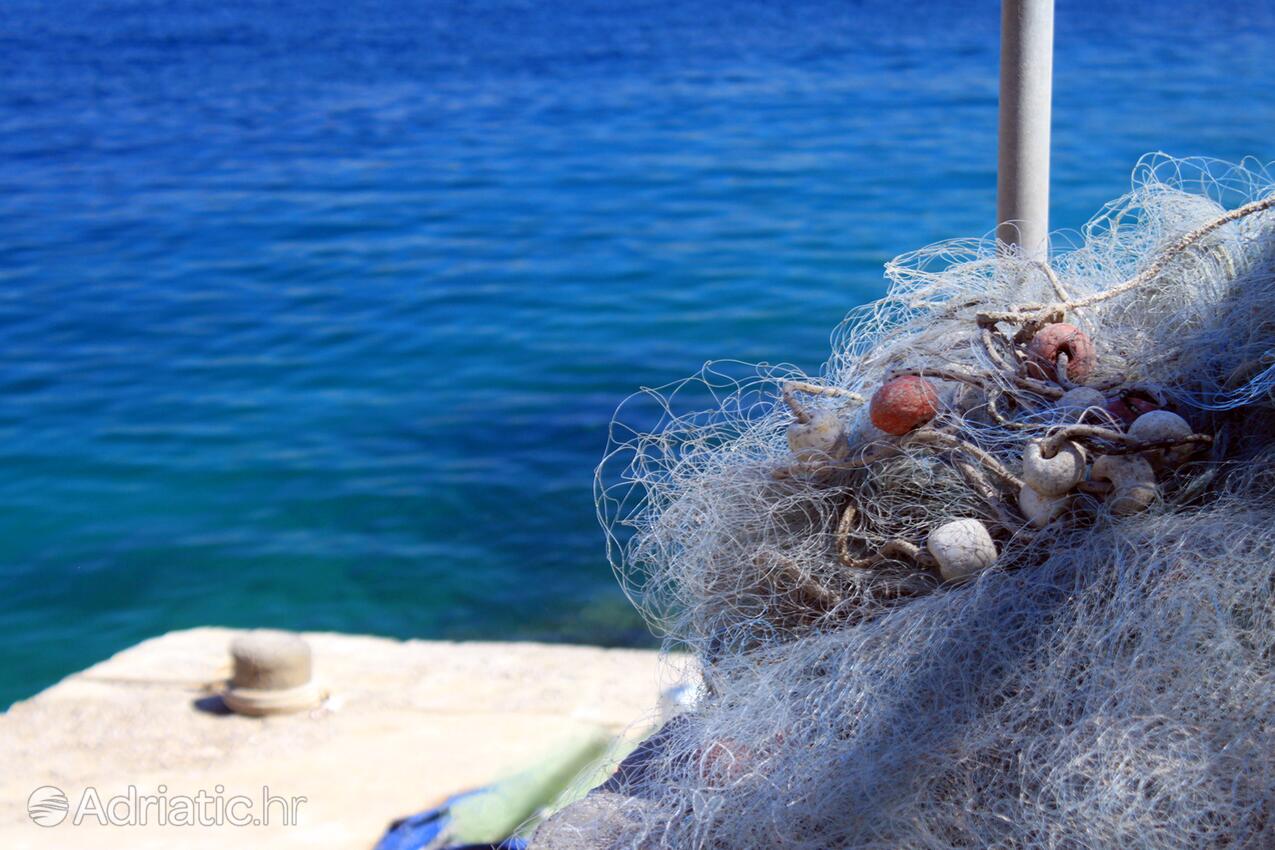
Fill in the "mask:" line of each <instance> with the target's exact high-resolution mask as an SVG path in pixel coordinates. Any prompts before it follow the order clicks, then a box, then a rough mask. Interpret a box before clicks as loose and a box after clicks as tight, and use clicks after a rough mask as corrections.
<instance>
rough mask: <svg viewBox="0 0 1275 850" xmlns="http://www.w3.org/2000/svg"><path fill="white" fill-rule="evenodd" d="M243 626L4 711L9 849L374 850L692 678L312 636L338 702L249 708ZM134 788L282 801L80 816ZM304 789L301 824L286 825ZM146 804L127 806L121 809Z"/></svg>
mask: <svg viewBox="0 0 1275 850" xmlns="http://www.w3.org/2000/svg"><path fill="white" fill-rule="evenodd" d="M237 634H239V633H237V632H235V631H232V630H229V629H220V628H200V629H193V630H189V631H181V632H173V633H170V634H167V635H163V636H161V637H158V638H154V639H152V640H148V641H145V642H144V643H141V644H139V645H137V646H134V647H132V648H130V649H127V650H125V651H124V652H121V653H119V654H118V655H116V656H114V657H112V658H110V659H108V660H106V661H103V662H102V663H100V664H97V665H95V666H93V667H90V668H89V669H87V670H84V671H82V672H80V673H77V674H75V675H72V676H70V677H69V678H67V679H65V680H64V681H62V682H60V683H59V684H57V685H54V686H53V687H51V688H49V689H48V690H46V691H44V692H42V693H40V694H38V695H37V696H35V697H33V698H31V699H29V700H25V701H23V702H20V703H17V704H15V705H14V706H13V707H12V708H11V709H10V710H9V711H8V712H6V713H5V714H3V715H0V764H2V765H4V767H5V770H4V771H3V773H2V774H0V847H4V848H7V850H22V848H68V850H71V848H75V850H82V848H85V847H93V848H95V850H112V848H121V850H123V848H128V850H148V848H156V850H160V848H164V850H186V848H189V850H202V848H219V850H224V848H226V847H270V848H277V849H278V850H284V848H298V849H299V848H307V850H338V848H339V850H366V848H370V847H371V846H372V845H373V844H374V843H375V841H376V840H377V838H378V837H379V836H380V835H381V833H382V831H383V830H384V829H385V827H386V826H387V825H388V823H389V822H390V821H391V820H393V819H394V818H396V817H400V816H402V815H406V814H411V813H414V812H417V811H420V810H422V809H424V808H426V807H428V806H431V805H433V804H436V803H438V802H440V801H441V800H443V799H444V798H446V797H447V796H449V795H451V794H453V793H455V792H458V791H461V790H465V789H468V788H474V787H479V786H482V785H484V784H486V783H488V782H490V781H492V780H494V779H497V778H499V777H501V776H502V775H506V774H509V773H511V772H515V771H518V770H520V769H522V768H524V767H526V766H527V765H528V764H531V763H533V762H535V761H536V760H537V758H538V757H540V756H542V755H544V754H546V753H548V752H551V751H554V749H555V747H561V746H563V745H564V744H565V742H568V741H572V740H578V739H579V738H580V736H581V735H582V734H584V733H587V732H589V731H596V730H597V729H598V728H602V729H605V730H607V731H609V732H613V733H616V734H620V733H623V732H625V730H629V732H630V734H637V733H639V732H641V731H642V730H645V729H646V728H647V727H648V725H649V724H650V723H651V722H653V721H654V719H655V715H656V710H657V702H658V698H659V694H660V692H661V689H662V688H664V687H667V686H670V685H673V684H676V683H677V682H679V681H683V680H685V679H686V678H687V677H688V676H690V678H692V679H693V678H694V674H693V673H688V669H689V668H688V667H686V666H683V665H684V664H685V662H679V661H677V660H675V659H674V660H669V659H661V658H660V656H659V655H658V654H657V653H655V652H650V651H639V650H620V649H615V650H608V649H598V648H594V647H580V646H555V645H544V644H529V643H513V644H500V643H444V642H428V641H406V642H401V641H394V640H387V639H383V638H374V637H361V636H352V635H339V634H305V635H304V637H305V639H306V640H307V641H308V642H309V644H310V646H311V647H312V649H313V655H314V676H315V680H316V681H317V682H319V683H320V684H321V685H322V686H323V688H324V689H325V690H326V691H328V692H330V693H331V697H330V699H329V700H328V701H326V702H325V703H323V704H322V705H320V706H318V707H317V708H315V709H312V710H310V711H305V712H300V713H297V714H290V715H279V716H272V717H264V718H255V717H244V716H240V715H237V714H232V713H229V712H227V711H225V709H224V707H223V706H222V705H221V704H220V700H219V698H218V697H217V694H219V693H220V692H221V691H222V690H223V689H224V687H225V684H226V681H227V679H228V678H229V677H230V675H231V663H230V655H229V652H228V647H229V645H230V643H231V641H232V639H234V638H235V637H236V635H237ZM130 786H132V787H133V788H134V789H135V792H134V793H136V795H137V796H138V797H141V796H151V797H157V796H160V795H161V793H162V795H163V796H164V797H165V798H166V799H167V800H169V801H170V803H171V802H172V801H173V800H174V798H176V797H179V796H180V797H191V798H194V797H195V796H196V795H197V794H198V793H199V792H201V791H202V792H204V793H205V794H206V795H209V796H213V795H216V796H219V797H220V798H222V799H223V800H226V799H228V798H232V797H239V796H242V797H245V798H247V799H248V800H249V801H250V803H248V804H244V803H239V804H237V806H236V808H235V811H234V812H233V814H236V815H246V816H248V817H249V818H251V819H254V820H259V819H260V818H259V817H258V816H259V815H260V814H261V813H262V809H263V808H264V807H265V806H266V803H265V800H266V799H267V797H266V795H268V796H269V797H270V798H274V802H272V803H269V804H268V805H269V808H268V809H267V810H266V811H267V814H268V816H269V820H270V823H268V824H256V823H249V824H246V825H233V824H230V823H223V824H222V825H217V826H200V825H195V826H181V825H173V824H172V823H171V820H170V823H169V824H168V825H160V824H157V823H155V822H154V821H155V820H157V819H158V814H159V813H158V811H157V807H154V806H153V807H152V808H151V811H150V817H149V819H148V820H149V822H148V823H147V824H146V825H110V824H108V825H102V824H101V823H100V820H99V819H97V818H95V817H89V818H87V819H85V820H82V821H81V823H80V825H78V826H76V825H74V824H73V823H72V815H73V814H74V813H75V811H76V809H77V807H78V806H79V805H81V804H82V803H83V800H84V798H85V795H86V794H87V793H89V792H88V789H90V788H91V789H94V790H95V792H96V794H97V796H98V797H99V798H100V800H101V801H102V803H103V804H106V803H107V802H108V801H109V800H110V799H111V798H114V797H125V796H126V795H128V794H129V793H130V792H129V787H130ZM161 786H162V787H163V788H164V791H163V792H160V791H159V790H158V789H159V788H160V787H161ZM219 786H220V788H221V789H222V790H220V791H218V790H217V789H218V787H219ZM42 787H48V788H52V789H54V791H61V792H63V794H64V795H65V797H66V799H67V800H68V801H69V812H68V814H67V817H66V819H65V820H64V821H62V822H61V823H58V824H57V825H53V826H39V825H37V824H36V823H35V822H33V819H32V817H31V816H30V814H29V812H28V802H29V799H30V798H31V795H32V793H33V792H34V791H36V790H37V789H40V788H42ZM265 789H268V791H266V790H265ZM41 793H42V794H45V795H48V794H51V793H53V792H51V791H42V792H41ZM300 797H304V798H305V799H304V801H303V802H299V803H297V804H296V805H295V819H296V822H295V823H287V824H285V823H282V822H281V821H282V820H283V819H284V810H285V808H286V807H287V805H288V804H289V803H291V802H292V801H293V800H294V798H300ZM36 802H40V801H39V800H37V801H36ZM33 805H34V803H33ZM135 805H136V804H129V803H127V802H124V803H118V804H117V805H116V809H117V813H118V814H120V815H124V816H127V815H128V814H129V810H130V807H131V806H135ZM208 805H209V806H215V804H208ZM90 807H91V806H90ZM46 812H47V807H46ZM171 814H172V812H169V815H170V816H171ZM55 817H56V816H55V815H48V814H47V813H46V815H45V818H46V819H48V818H54V819H55ZM134 819H136V818H134ZM224 819H225V817H224V814H223V820H224Z"/></svg>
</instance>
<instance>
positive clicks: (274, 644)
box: [222, 629, 324, 717]
mask: <svg viewBox="0 0 1275 850" xmlns="http://www.w3.org/2000/svg"><path fill="white" fill-rule="evenodd" d="M230 655H231V657H232V658H233V659H234V662H235V672H234V677H233V678H232V679H231V680H230V687H229V688H227V690H226V692H225V693H224V694H222V701H223V702H225V704H226V707H227V708H229V709H230V710H231V711H234V712H236V713H238V714H247V715H250V716H253V717H261V716H263V715H267V714H287V713H290V712H294V711H304V710H305V709H307V708H313V707H314V706H316V705H318V704H319V703H320V702H322V701H323V696H324V694H323V693H322V691H320V689H319V688H318V686H317V685H315V683H314V682H313V681H311V678H310V674H311V661H310V645H309V644H308V643H306V642H305V641H304V640H302V639H301V638H300V637H299V636H297V635H294V634H291V633H290V632H281V631H272V630H269V629H258V630H254V631H251V632H248V633H247V634H244V635H240V636H239V637H237V638H235V639H234V640H233V641H232V642H231V644H230Z"/></svg>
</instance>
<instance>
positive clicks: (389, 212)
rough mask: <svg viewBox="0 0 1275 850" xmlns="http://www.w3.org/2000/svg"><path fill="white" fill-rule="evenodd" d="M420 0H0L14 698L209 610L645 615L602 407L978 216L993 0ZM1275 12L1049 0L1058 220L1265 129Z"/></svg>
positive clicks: (1234, 6) (621, 640)
mask: <svg viewBox="0 0 1275 850" xmlns="http://www.w3.org/2000/svg"><path fill="white" fill-rule="evenodd" d="M408 5H409V4H399V5H398V6H397V7H396V6H391V5H390V4H380V3H369V2H363V0H341V2H333V0H308V2H305V3H300V2H297V3H290V2H268V3H267V2H251V3H250V2H242V0H239V2H234V1H233V0H228V2H221V3H216V4H207V3H200V4H197V3H194V2H193V0H190V1H189V2H158V0H150V1H144V0H108V1H107V2H92V3H91V2H69V0H66V2H58V1H57V0H52V1H51V2H36V0H9V2H7V3H6V4H5V10H4V13H3V17H2V18H0V42H2V43H0V190H2V191H0V454H2V456H0V463H2V467H0V468H2V469H3V474H2V475H0V600H2V601H0V634H3V636H4V640H3V641H0V706H4V705H7V704H8V703H9V702H11V701H12V700H14V699H18V698H22V697H24V696H27V695H29V694H31V693H34V692H35V691H36V690H38V689H39V688H41V687H44V686H46V685H48V684H50V683H51V682H52V681H55V680H56V679H57V678H59V677H61V676H63V675H65V674H67V673H69V672H71V671H73V670H75V669H78V668H80V667H83V666H85V665H87V664H89V663H91V662H93V661H96V660H98V659H100V658H102V657H104V656H105V655H107V654H109V653H111V652H113V651H115V650H118V649H120V648H123V647H124V646H127V645H129V644H130V643H133V642H135V641H137V640H139V639H141V638H144V637H147V636H150V635H154V634H157V633H160V632H163V631H165V630H168V629H174V628H181V627H187V626H194V625H199V624H209V623H217V624H226V625H233V626H252V625H274V626H283V627H290V628H304V629H337V630H346V631H354V632H373V633H378V634H386V635H395V636H402V637H407V636H420V637H449V638H478V637H486V638H493V637H510V638H533V639H545V640H573V641H595V642H601V643H606V644H641V643H644V642H649V641H650V640H651V639H650V637H649V636H648V635H647V633H646V631H645V629H644V628H643V627H642V625H641V624H640V623H639V622H638V620H637V618H636V616H635V615H634V614H633V613H631V612H630V610H629V608H628V606H627V605H626V603H625V601H624V599H623V598H622V596H621V595H620V593H619V591H618V589H617V587H616V585H615V582H614V580H613V578H612V576H611V574H610V572H609V570H608V568H607V566H606V562H605V560H604V557H603V546H602V536H601V533H600V531H599V530H598V529H597V527H596V523H595V521H594V518H593V507H592V493H591V478H592V469H593V466H594V465H595V463H596V462H597V460H598V458H599V456H600V454H601V451H602V449H603V446H604V445H605V432H606V425H607V422H608V419H609V416H610V414H611V412H612V410H613V409H614V408H615V406H616V405H617V404H618V402H619V401H620V400H621V399H622V398H623V397H624V396H625V395H627V394H628V393H629V392H631V391H632V390H634V389H635V388H637V387H638V386H639V385H643V384H647V385H654V384H662V383H665V382H667V381H669V380H672V379H675V378H678V377H681V376H683V375H685V374H687V373H690V372H692V371H694V370H695V369H697V368H698V366H699V365H700V363H701V362H702V361H704V360H706V359H710V358H719V357H731V358H741V359H745V360H762V361H769V362H779V361H787V362H793V363H796V364H798V365H799V366H802V367H804V368H807V369H815V368H817V367H818V364H819V363H820V362H821V361H822V359H823V357H824V355H825V353H826V348H827V339H828V335H829V332H830V331H831V330H832V328H833V327H834V326H835V325H836V324H837V322H838V321H839V320H840V319H841V317H842V316H843V315H844V314H845V313H846V311H848V310H849V309H850V308H852V307H853V306H855V305H856V304H859V303H861V302H863V301H865V300H867V299H871V298H873V297H875V296H877V295H879V294H880V292H881V291H882V279H881V275H880V268H881V264H882V263H883V262H884V261H886V260H887V259H889V258H890V257H892V256H894V255H896V254H898V253H901V252H904V251H907V250H910V249H913V248H916V247H919V246H921V245H923V244H926V243H928V242H932V241H934V240H937V239H941V238H946V237H952V236H966V235H980V234H982V233H983V232H985V231H986V230H987V229H989V228H990V227H991V225H992V223H993V222H992V219H993V215H994V186H995V175H994V167H995V125H996V99H995V94H996V82H995V74H996V65H997V60H996V36H997V28H998V11H997V4H996V3H994V2H973V3H951V4H941V3H932V2H920V3H906V4H904V3H888V2H863V3H847V2H802V3H794V4H785V5H782V6H781V5H780V4H774V3H754V2H739V1H738V0H737V1H736V2H725V1H724V0H722V2H651V3H646V2H644V3H638V4H627V5H618V4H614V3H610V2H602V0H578V2H569V3H568V2H544V3H530V2H506V1H505V0H496V1H495V2H479V3H460V2H453V0H431V2H428V3H423V4H413V6H414V7H413V8H410V9H409V8H405V7H407V6H408ZM1135 6H1136V8H1134V7H1135ZM1273 37H1275V12H1273V11H1272V6H1271V5H1270V4H1257V3H1252V2H1229V0H1220V2H1211V3H1207V4H1206V3H1198V2H1187V3H1178V4H1172V5H1170V4H1149V3H1148V4H1121V8H1117V9H1111V8H1108V4H1099V3H1095V2H1075V3H1073V2H1067V0H1062V2H1060V3H1059V9H1058V33H1057V38H1058V54H1057V59H1056V72H1057V80H1056V92H1057V94H1056V103H1055V109H1056V115H1055V119H1056V120H1055V147H1054V162H1055V178H1054V193H1055V194H1054V197H1055V202H1054V209H1053V215H1054V223H1055V225H1056V226H1059V227H1076V226H1078V225H1080V224H1081V223H1082V222H1083V221H1084V220H1085V219H1086V218H1087V217H1088V216H1089V214H1091V213H1092V212H1093V211H1094V210H1096V209H1097V208H1098V207H1099V206H1100V205H1101V204H1102V203H1104V202H1105V201H1106V200H1108V199H1110V198H1112V197H1114V196H1116V195H1118V194H1120V193H1121V192H1122V191H1123V190H1124V189H1125V188H1126V187H1127V185H1128V174H1129V170H1130V168H1131V166H1132V164H1133V163H1134V161H1135V160H1136V159H1137V157H1138V156H1139V155H1140V154H1142V153H1145V152H1147V151H1150V150H1156V149H1163V150H1166V151H1168V152H1170V153H1174V154H1177V155H1190V154H1207V155H1212V156H1218V157H1224V158H1238V157H1241V156H1243V155H1246V154H1253V155H1257V156H1259V157H1261V158H1264V159H1268V160H1269V159H1272V158H1275V104H1273V101H1272V98H1271V91H1272V83H1273V82H1275V68H1273V67H1272V59H1271V55H1272V54H1271V48H1270V45H1271V44H1272V38H1273Z"/></svg>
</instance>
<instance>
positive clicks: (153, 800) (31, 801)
mask: <svg viewBox="0 0 1275 850" xmlns="http://www.w3.org/2000/svg"><path fill="white" fill-rule="evenodd" d="M304 802H306V798H305V797H280V796H278V795H276V794H271V793H270V786H268V785H266V786H262V788H261V796H260V797H250V796H248V795H246V794H234V795H227V794H226V788H225V786H224V785H216V786H214V787H213V793H211V794H209V793H208V792H207V791H206V790H202V789H201V790H200V791H199V792H198V793H196V794H169V793H168V786H166V785H158V786H156V788H155V793H154V794H143V793H141V792H140V791H138V790H137V786H136V785H130V786H128V788H127V790H126V791H125V793H123V794H117V795H115V796H114V797H107V798H103V796H102V794H101V793H100V792H98V790H97V789H96V788H94V787H92V786H88V787H86V788H85V789H84V790H83V791H81V792H80V795H79V800H78V802H77V803H76V804H75V805H74V806H72V804H71V801H70V800H68V799H67V796H66V794H65V793H63V791H62V789H61V788H55V787H54V786H52V785H41V786H40V787H39V788H37V789H35V790H34V791H32V792H31V796H30V797H28V798H27V816H28V817H30V818H31V821H32V823H35V824H37V825H38V826H57V825H58V824H61V823H69V824H70V825H71V826H79V825H80V824H82V823H84V822H85V821H90V822H95V823H98V824H100V825H101V826H148V825H151V824H154V825H156V826H224V825H230V826H270V825H271V824H277V823H280V822H282V823H283V825H284V826H295V825H296V824H297V819H298V817H299V815H300V809H301V804H302V803H304ZM72 809H74V811H72ZM280 818H281V819H282V820H281V821H280Z"/></svg>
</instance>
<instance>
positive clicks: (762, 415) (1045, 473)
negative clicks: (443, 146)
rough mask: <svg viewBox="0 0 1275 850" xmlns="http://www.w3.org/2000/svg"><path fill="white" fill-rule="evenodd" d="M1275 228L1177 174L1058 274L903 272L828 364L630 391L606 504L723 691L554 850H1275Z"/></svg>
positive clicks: (1237, 176)
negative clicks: (807, 371) (813, 372)
mask: <svg viewBox="0 0 1275 850" xmlns="http://www.w3.org/2000/svg"><path fill="white" fill-rule="evenodd" d="M1272 206H1275V176H1273V175H1272V174H1271V172H1270V171H1269V170H1268V169H1267V168H1265V167H1263V166H1261V165H1260V164H1257V163H1254V162H1251V161H1245V162H1243V163H1240V164H1228V163H1222V162H1218V161H1213V160H1201V159H1191V160H1179V159H1172V158H1169V157H1167V156H1164V155H1154V156H1149V157H1146V158H1144V159H1143V160H1142V161H1141V162H1140V163H1139V164H1138V166H1137V168H1136V170H1135V173H1134V179H1133V188H1132V191H1131V192H1130V193H1129V194H1127V195H1125V196H1124V197H1122V198H1120V199H1119V200H1117V201H1114V202H1112V203H1111V204H1109V205H1107V207H1106V208H1104V209H1103V210H1102V211H1101V212H1100V213H1099V214H1098V215H1097V216H1096V217H1095V218H1094V219H1093V220H1092V221H1091V222H1089V224H1088V225H1086V227H1085V228H1084V229H1083V230H1082V231H1081V232H1080V233H1079V234H1075V235H1073V236H1072V237H1071V238H1070V239H1066V238H1058V237H1055V242H1054V253H1053V255H1052V256H1051V258H1050V261H1049V263H1048V264H1044V263H1039V262H1034V261H1032V260H1030V259H1029V258H1026V257H1023V256H1020V255H1015V254H1006V253H1004V252H1003V250H1002V251H1001V252H1000V253H998V248H997V245H996V243H995V242H994V241H993V240H991V239H983V240H962V241H955V242H946V243H942V244H939V245H936V246H932V247H929V248H926V249H923V250H920V251H917V252H915V253H912V254H908V255H905V256H903V257H900V258H898V259H896V260H895V261H894V262H892V263H890V264H888V265H887V267H886V274H887V276H888V277H889V278H890V281H891V287H890V289H889V292H888V294H887V295H886V296H885V297H884V298H883V299H881V300H880V301H878V302H876V303H873V304H870V305H867V306H865V307H862V308H860V309H858V310H855V311H854V312H853V313H851V315H850V316H849V318H848V319H847V321H846V322H845V323H844V325H843V326H842V327H841V329H840V330H839V331H838V332H837V333H836V334H835V336H834V346H833V354H832V357H831V359H830V360H829V361H828V363H827V364H826V366H825V368H824V369H823V371H822V372H821V374H820V375H818V376H808V375H803V374H800V373H799V372H798V371H797V370H795V369H793V368H791V367H760V368H759V367H751V368H750V367H746V366H744V365H743V364H734V363H725V364H720V363H719V364H711V365H710V366H707V367H705V369H704V370H703V371H702V373H701V374H700V375H698V376H697V377H696V378H694V379H692V380H688V381H685V382H681V383H679V384H676V385H673V386H670V387H666V388H663V389H661V390H647V391H644V392H642V393H639V394H638V395H636V396H634V397H633V398H632V399H630V400H629V401H628V402H626V403H625V405H624V406H622V407H621V409H620V411H619V413H618V414H617V417H616V421H615V424H614V427H613V431H612V445H611V450H610V452H609V453H608V455H607V456H606V458H605V460H604V462H603V463H602V465H601V466H600V468H599V474H598V484H597V496H598V505H599V515H600V518H601V520H602V524H603V525H604V527H605V528H606V530H607V532H608V539H609V550H610V554H611V558H612V563H613V565H614V567H615V570H616V573H617V575H618V577H619V579H620V581H621V583H622V585H623V587H624V588H625V590H626V592H627V593H628V594H629V596H630V598H631V599H632V601H633V603H634V604H635V605H636V606H637V607H638V609H639V610H641V611H642V612H643V613H644V615H645V616H646V617H647V618H648V619H649V622H650V623H651V625H652V626H653V627H654V628H656V629H658V630H659V631H660V632H661V633H662V634H663V635H665V636H666V638H667V644H668V646H669V647H670V648H685V649H689V650H691V651H693V652H694V653H695V654H696V655H697V656H698V658H699V659H700V661H701V664H702V667H703V671H704V687H703V693H702V695H701V699H700V700H699V702H698V705H697V706H696V708H695V709H694V710H693V711H690V712H688V713H686V714H683V715H681V716H680V717H678V718H677V719H676V720H675V721H673V722H672V723H670V724H669V725H668V726H666V727H665V728H664V729H663V730H662V731H661V732H659V733H658V734H656V735H655V736H654V737H653V738H652V739H650V740H649V741H648V742H647V743H646V744H645V745H644V746H643V747H642V748H641V749H640V750H639V752H638V753H637V754H636V755H635V756H634V757H632V758H631V759H630V760H629V761H628V762H626V764H625V765H623V766H622V767H621V769H620V770H619V772H618V773H617V774H616V776H615V777H614V778H613V779H612V780H611V781H610V782H608V783H607V785H606V786H603V787H602V788H601V789H599V790H597V791H595V792H594V793H593V794H591V795H590V796H589V797H588V798H587V799H586V800H584V801H583V802H581V803H578V804H576V805H575V806H573V807H571V808H568V809H567V810H565V811H564V812H563V813H560V814H559V815H558V816H557V817H555V818H553V819H551V820H550V821H549V822H548V823H547V824H546V825H545V826H544V827H543V828H542V829H541V832H540V834H539V835H538V837H537V839H536V841H535V842H533V847H538V848H546V849H547V848H558V850H562V848H568V847H581V848H584V847H588V848H613V847H614V848H621V847H623V848H763V847H776V848H778V847H782V848H811V849H812V850H813V848H820V849H821V850H827V849H828V848H849V847H854V848H860V847H863V848H876V847H879V848H892V850H894V848H936V850H937V848H943V850H948V848H954V847H968V848H983V847H1004V848H1019V847H1049V848H1111V847H1154V848H1175V847H1182V848H1188V847H1189V848H1199V847H1271V846H1275V658H1273V653H1272V650H1273V649H1275V592H1273V591H1275V535H1272V533H1271V529H1272V528H1273V527H1275V213H1272V212H1271V211H1270V208H1271V207H1272ZM1062 242H1065V243H1066V245H1065V247H1064V248H1060V247H1059V245H1060V243H1062Z"/></svg>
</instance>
